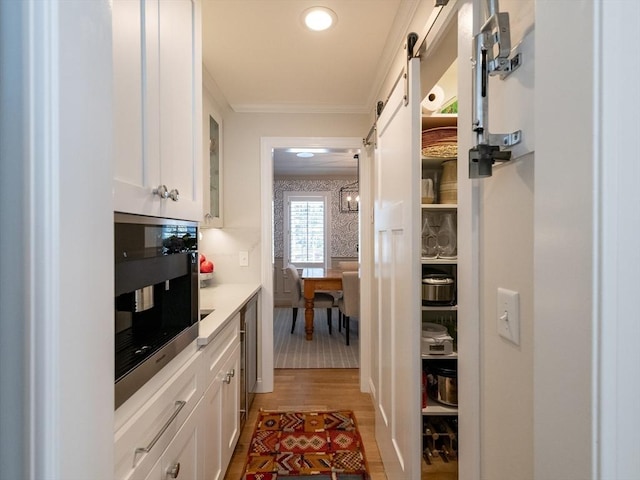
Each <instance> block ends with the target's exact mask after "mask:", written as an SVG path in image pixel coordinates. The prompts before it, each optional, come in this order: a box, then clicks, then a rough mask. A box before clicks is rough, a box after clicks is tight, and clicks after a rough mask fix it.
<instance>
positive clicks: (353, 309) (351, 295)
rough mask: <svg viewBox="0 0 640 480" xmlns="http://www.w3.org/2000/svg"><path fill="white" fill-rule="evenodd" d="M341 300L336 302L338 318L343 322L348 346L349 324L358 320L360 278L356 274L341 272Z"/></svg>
mask: <svg viewBox="0 0 640 480" xmlns="http://www.w3.org/2000/svg"><path fill="white" fill-rule="evenodd" d="M342 293H343V295H342V298H341V299H340V300H338V309H339V314H340V318H339V320H338V322H339V323H340V325H341V324H342V323H341V322H342V320H343V319H344V321H345V330H346V331H345V335H346V339H347V345H349V322H350V321H351V319H353V318H357V319H359V318H360V276H359V273H358V272H342Z"/></svg>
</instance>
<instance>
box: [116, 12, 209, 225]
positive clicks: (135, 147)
mask: <svg viewBox="0 0 640 480" xmlns="http://www.w3.org/2000/svg"><path fill="white" fill-rule="evenodd" d="M112 11H113V66H114V82H113V84H114V95H113V99H114V100H113V101H114V151H113V156H114V188H113V193H114V208H115V210H116V211H121V212H129V213H138V214H143V215H153V216H162V217H171V218H182V219H189V220H196V221H198V220H201V218H202V182H201V179H200V175H201V172H202V152H201V148H202V146H201V145H202V142H201V141H200V139H201V138H202V124H201V121H200V119H201V117H202V114H201V112H202V89H201V85H202V61H201V57H202V53H201V52H202V47H201V44H202V39H201V26H200V18H201V13H200V1H199V0H174V1H163V0H146V1H145V0H140V1H132V0H114V1H113V7H112ZM159 187H160V188H159ZM165 188H166V190H165ZM154 191H155V192H156V193H154Z"/></svg>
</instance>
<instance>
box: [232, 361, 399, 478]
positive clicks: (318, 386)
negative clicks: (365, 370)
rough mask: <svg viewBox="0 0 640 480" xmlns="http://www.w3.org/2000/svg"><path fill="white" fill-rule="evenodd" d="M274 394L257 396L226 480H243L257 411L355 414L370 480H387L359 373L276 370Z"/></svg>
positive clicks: (367, 399)
mask: <svg viewBox="0 0 640 480" xmlns="http://www.w3.org/2000/svg"><path fill="white" fill-rule="evenodd" d="M274 375H275V388H274V392H273V393H261V394H257V395H256V397H255V400H254V401H253V405H252V407H251V411H250V412H249V418H248V420H247V422H246V423H245V426H244V428H243V430H242V432H241V434H240V439H239V440H238V445H237V446H236V450H235V452H234V454H233V458H232V459H231V463H230V464H229V468H228V470H227V474H226V475H225V477H224V478H225V480H240V479H241V478H242V473H243V467H244V462H245V459H246V455H247V449H248V444H249V441H250V440H251V434H252V433H253V429H254V426H255V423H256V419H257V418H258V410H259V409H260V408H263V409H265V410H287V411H293V410H339V409H346V410H353V412H354V413H355V415H356V419H357V421H358V429H359V430H360V435H361V436H362V441H363V442H364V450H365V455H366V456H367V462H368V464H369V473H370V474H371V480H386V479H387V476H386V475H385V473H384V466H383V465H382V461H381V460H380V452H379V451H378V445H377V444H376V441H375V426H374V418H375V413H374V410H373V404H372V403H371V397H370V395H369V394H368V393H361V392H360V384H359V375H360V372H359V370H358V369H347V368H340V369H276V370H275V371H274Z"/></svg>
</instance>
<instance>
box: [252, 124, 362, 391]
mask: <svg viewBox="0 0 640 480" xmlns="http://www.w3.org/2000/svg"><path fill="white" fill-rule="evenodd" d="M362 150H363V149H362V139H361V138H351V137H327V138H318V137H293V138H280V137H277V138H273V137H270V138H263V139H262V149H261V166H262V175H261V178H262V205H263V211H262V226H263V231H262V238H270V239H271V242H263V255H262V258H263V265H262V267H263V268H262V272H263V274H262V284H263V315H262V320H263V321H262V326H263V328H262V332H261V338H262V345H263V355H262V358H263V365H264V368H263V370H264V371H263V376H264V377H265V378H264V380H263V384H264V385H265V386H266V385H268V382H266V381H265V380H267V378H266V377H267V375H268V374H269V373H270V375H271V376H272V375H273V369H274V368H289V367H287V366H286V365H283V364H282V363H279V364H276V353H275V348H274V347H275V346H276V345H277V343H278V336H280V337H281V339H282V338H286V340H287V341H290V340H292V339H293V338H295V337H296V336H297V337H302V338H304V333H305V332H304V309H300V310H299V311H298V312H297V321H296V324H295V329H294V333H293V334H292V333H291V327H292V323H293V322H292V315H293V309H292V304H291V297H290V295H289V294H290V286H289V279H288V278H287V275H286V273H285V272H283V269H284V268H285V267H286V266H287V265H286V264H288V263H293V264H294V265H295V266H296V268H299V269H301V268H303V267H306V266H310V265H307V263H308V262H302V263H301V264H300V265H298V263H300V262H294V261H293V260H294V258H293V257H292V256H291V253H292V249H291V242H292V238H294V237H295V235H292V234H291V231H290V230H291V225H290V223H291V218H288V215H287V211H289V212H290V210H291V209H290V208H287V207H288V205H287V203H286V202H290V201H292V200H293V201H296V200H299V199H300V198H303V197H304V196H308V195H315V196H320V197H322V196H326V197H327V200H326V203H325V205H326V207H325V213H326V214H327V216H326V217H325V218H323V222H324V225H325V228H326V231H325V232H324V235H323V238H324V239H325V242H326V243H325V245H322V248H324V252H326V253H325V254H324V255H325V258H324V259H323V261H322V264H323V266H324V267H326V268H331V267H337V266H338V262H341V261H347V260H349V261H356V262H357V261H358V260H359V251H360V242H361V240H360V228H359V226H360V215H361V213H362V212H361V211H358V210H355V211H353V212H348V213H341V212H340V190H341V188H342V187H344V186H346V185H353V184H354V183H355V184H356V185H358V184H359V183H358V182H359V181H360V178H358V174H359V169H358V161H360V160H362V154H363V152H362ZM307 151H308V152H309V153H313V154H314V157H309V156H304V155H302V156H298V155H297V154H298V153H305V152H307ZM356 155H357V156H358V157H359V158H357V157H356V158H354V156H356ZM360 177H362V175H361V174H360ZM365 189H366V186H365ZM361 193H362V192H361ZM365 196H366V194H365ZM289 216H290V214H289ZM303 223H305V222H303ZM311 223H313V222H311ZM307 226H310V225H307ZM285 240H286V241H285ZM293 241H295V240H293ZM298 241H300V239H298ZM287 243H288V245H287ZM316 247H318V248H321V247H320V246H319V245H316ZM294 253H295V252H294ZM294 256H295V255H294ZM297 260H299V259H297ZM327 293H335V294H336V297H337V296H338V295H339V292H327ZM314 315H315V318H314V329H315V332H317V334H315V333H314V338H313V340H311V341H307V340H303V341H301V342H299V344H300V345H302V346H303V347H304V348H305V349H307V350H308V351H309V352H313V350H318V349H317V348H316V347H320V344H321V340H327V338H328V337H333V338H332V340H334V342H339V343H340V344H341V346H342V345H344V346H345V347H346V341H345V336H344V329H343V328H340V326H339V324H338V308H337V306H336V307H334V308H332V310H331V316H332V329H331V330H332V332H331V334H329V333H328V312H327V311H326V309H324V308H322V309H320V308H316V309H315V310H314ZM355 323H356V322H353V323H352V324H351V328H353V326H354V324H355ZM361 323H362V322H357V324H358V327H359V328H358V327H356V328H357V330H356V335H355V336H354V335H353V334H352V336H351V340H352V341H351V342H350V343H351V345H350V347H351V351H352V352H353V351H355V355H354V354H353V353H352V355H353V357H354V362H353V363H349V364H346V365H333V367H334V368H336V367H337V368H358V367H360V366H362V365H364V364H365V361H364V359H363V356H364V355H368V351H367V352H365V351H363V349H362V348H361V346H362V345H363V344H364V343H365V342H363V338H365V337H366V335H367V334H368V332H367V331H366V330H367V328H366V326H363V325H361ZM278 329H279V330H278ZM341 330H342V331H341ZM363 330H364V331H363ZM352 332H353V330H352ZM354 338H355V339H357V340H358V341H357V342H353V339H354ZM281 341H282V340H281ZM300 354H301V353H300ZM307 355H308V356H309V358H307V359H305V360H302V359H298V361H297V362H298V363H297V365H298V366H297V367H291V368H332V365H330V364H329V365H327V366H326V367H323V366H318V364H317V363H315V364H312V363H313V362H315V360H313V359H312V356H313V353H310V354H309V353H307ZM289 360H291V359H289ZM302 362H307V363H306V364H305V363H302ZM309 362H312V363H309ZM361 374H362V372H361ZM361 383H362V381H361Z"/></svg>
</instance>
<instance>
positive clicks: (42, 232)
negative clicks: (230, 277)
mask: <svg viewBox="0 0 640 480" xmlns="http://www.w3.org/2000/svg"><path fill="white" fill-rule="evenodd" d="M27 5H28V7H27V8H28V10H29V12H28V16H29V30H28V33H27V35H28V36H29V41H28V49H29V51H28V54H27V56H28V58H29V74H28V75H29V77H28V78H29V83H28V85H27V89H28V93H27V98H28V101H29V104H30V105H29V110H30V112H29V118H30V125H29V130H28V132H27V135H28V136H29V137H30V141H29V144H30V145H31V146H32V150H31V151H30V152H29V153H28V154H27V155H25V157H27V162H28V165H29V167H28V172H27V174H28V183H27V185H26V189H27V196H28V198H29V200H28V206H27V208H29V213H28V217H27V220H26V223H27V225H26V229H27V231H28V232H30V233H31V235H29V241H28V251H29V256H28V258H29V259H30V261H29V263H28V273H27V279H26V280H27V283H26V284H25V287H26V289H27V291H26V292H25V299H26V300H27V304H28V307H27V315H26V318H25V320H26V322H27V324H28V327H27V328H28V338H29V342H28V345H29V347H30V348H29V349H28V355H29V362H28V369H29V385H28V391H29V394H28V395H29V426H28V429H29V433H28V440H29V452H28V453H29V470H28V474H29V476H30V478H32V479H35V478H43V477H46V476H48V474H50V473H51V472H60V465H59V463H60V457H61V455H62V452H61V448H62V447H61V442H59V441H57V440H56V439H58V438H60V436H61V433H60V414H59V411H60V400H61V397H60V394H59V392H57V387H58V385H59V382H60V378H59V374H58V372H59V371H60V369H61V368H62V367H63V365H62V364H61V361H60V351H59V349H58V346H59V344H60V340H59V337H60V331H59V328H58V327H59V325H60V316H59V313H60V303H59V297H60V291H59V288H58V287H59V281H58V277H57V272H58V271H59V269H60V264H59V261H58V255H57V252H59V248H60V246H59V243H58V239H59V232H58V228H57V227H58V226H59V223H60V217H59V213H58V212H59V208H60V206H59V202H58V199H59V195H60V185H59V175H58V172H59V161H60V159H59V157H58V151H59V145H58V142H57V140H58V137H59V134H60V132H59V130H58V122H57V120H56V118H55V117H56V115H57V114H58V107H59V105H58V102H59V97H58V91H59V84H58V78H59V72H58V71H57V69H58V40H59V30H58V22H59V10H58V3H57V2H46V4H42V5H35V3H34V2H29V3H28V4H27ZM36 112H40V114H36ZM44 239H47V241H44ZM36 265H37V266H38V267H37V268H36ZM43 312H47V314H46V315H43ZM47 472H48V473H47Z"/></svg>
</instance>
